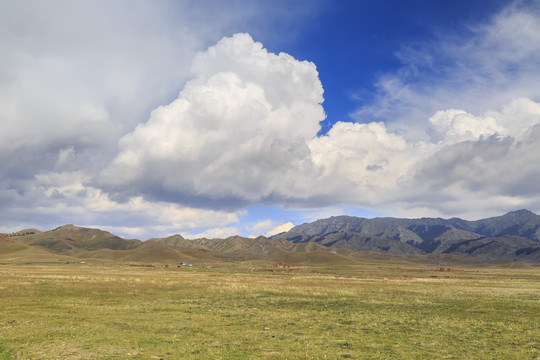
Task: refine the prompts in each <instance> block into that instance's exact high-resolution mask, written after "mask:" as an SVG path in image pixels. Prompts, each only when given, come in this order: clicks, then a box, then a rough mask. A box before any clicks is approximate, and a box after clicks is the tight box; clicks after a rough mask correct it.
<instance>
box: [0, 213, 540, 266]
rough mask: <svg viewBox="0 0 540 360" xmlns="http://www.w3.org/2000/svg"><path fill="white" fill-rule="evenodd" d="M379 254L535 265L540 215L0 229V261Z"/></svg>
mask: <svg viewBox="0 0 540 360" xmlns="http://www.w3.org/2000/svg"><path fill="white" fill-rule="evenodd" d="M377 253H381V254H389V255H395V256H415V257H418V256H420V257H421V256H438V257H444V256H454V257H455V256H458V257H460V258H463V259H469V260H471V261H477V260H481V261H485V260H498V261H514V260H517V261H520V262H524V263H529V264H539V263H540V216H538V215H536V214H534V213H532V212H530V211H528V210H518V211H514V212H510V213H507V214H505V215H502V216H498V217H492V218H488V219H482V220H477V221H466V220H462V219H458V218H452V219H441V218H421V219H400V218H373V219H366V218H358V217H352V216H335V217H330V218H327V219H321V220H317V221H314V222H311V223H306V224H302V225H298V226H295V227H293V228H292V229H291V230H289V231H288V232H286V233H281V234H278V235H275V236H272V237H270V238H267V237H264V236H259V237H257V238H245V237H240V236H232V237H228V238H225V239H206V238H201V239H194V240H187V239H185V238H183V237H182V236H180V235H173V236H169V237H166V238H154V239H149V240H147V241H144V242H143V241H140V240H129V239H123V238H121V237H118V236H116V235H113V234H111V233H109V232H106V231H102V230H99V229H90V228H84V227H78V226H74V225H65V226H61V227H59V228H56V229H54V230H49V231H39V230H37V229H26V230H21V231H19V232H17V233H13V234H0V262H2V261H28V260H29V259H32V260H33V261H69V260H70V259H102V260H115V261H124V262H140V263H155V262H159V263H179V262H197V261H199V262H200V261H219V260H221V261H223V260H225V261H242V260H268V261H279V262H284V263H353V262H355V261H357V259H358V258H361V257H365V256H366V255H368V254H371V255H373V254H377Z"/></svg>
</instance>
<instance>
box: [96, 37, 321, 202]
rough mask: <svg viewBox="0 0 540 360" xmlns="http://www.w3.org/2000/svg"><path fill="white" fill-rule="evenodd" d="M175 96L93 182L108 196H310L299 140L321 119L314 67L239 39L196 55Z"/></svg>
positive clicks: (311, 172) (310, 178)
mask: <svg viewBox="0 0 540 360" xmlns="http://www.w3.org/2000/svg"><path fill="white" fill-rule="evenodd" d="M193 72H194V75H195V78H194V79H193V80H191V81H189V82H188V83H187V84H186V86H185V87H184V89H183V90H182V91H181V92H180V94H179V96H178V98H177V99H176V100H174V101H173V102H172V103H171V104H169V105H167V106H162V107H160V108H158V109H156V110H154V111H153V112H152V115H151V117H150V119H149V120H148V122H146V123H144V124H141V125H139V126H138V127H137V128H136V129H135V131H133V132H132V133H130V134H128V135H126V136H124V137H123V138H122V139H121V140H120V150H121V151H120V154H119V155H118V156H117V157H116V158H115V159H114V161H113V162H112V163H111V165H110V166H109V167H108V168H107V169H105V170H104V171H103V172H102V173H101V175H100V177H99V178H98V184H100V185H101V186H102V187H104V188H105V189H107V190H109V191H110V192H112V193H115V194H117V195H124V196H127V197H129V196H133V195H135V194H140V193H142V194H144V195H145V196H146V197H148V198H153V199H161V200H169V201H171V200H174V201H179V202H182V203H188V204H192V205H196V206H203V207H229V206H240V205H243V204H250V203H255V202H259V201H265V200H271V199H276V198H277V199H280V200H282V199H288V198H291V199H295V198H298V197H302V196H305V193H306V191H305V188H304V185H303V182H304V181H305V184H309V187H308V189H309V190H308V191H309V192H310V193H309V194H308V195H312V193H311V191H312V189H311V186H312V185H313V184H312V183H313V182H314V181H316V179H317V178H318V172H317V169H316V168H315V167H314V165H313V163H312V161H311V158H310V150H309V147H308V146H307V143H306V141H307V140H311V139H312V138H314V137H315V136H316V135H317V132H318V131H319V122H320V121H321V120H323V119H324V118H325V114H324V110H323V108H322V105H321V103H322V101H323V90H322V86H321V83H320V81H319V78H318V73H317V71H316V68H315V65H314V64H313V63H310V62H307V61H298V60H295V59H294V58H293V57H291V56H290V55H287V54H284V53H281V54H279V55H276V54H272V53H269V52H268V51H267V50H266V49H264V48H263V47H262V44H261V43H258V42H254V41H253V39H252V38H251V37H250V36H249V35H247V34H237V35H234V36H233V37H230V38H224V39H222V40H221V41H219V42H218V44H217V45H215V46H213V47H211V48H210V49H208V50H207V51H206V52H204V53H201V54H199V56H197V57H196V59H195V61H194V65H193Z"/></svg>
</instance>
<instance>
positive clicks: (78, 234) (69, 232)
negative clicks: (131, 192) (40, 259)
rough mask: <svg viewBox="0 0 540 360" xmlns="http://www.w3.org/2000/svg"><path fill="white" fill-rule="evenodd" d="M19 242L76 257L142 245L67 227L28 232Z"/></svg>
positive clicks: (99, 232)
mask: <svg viewBox="0 0 540 360" xmlns="http://www.w3.org/2000/svg"><path fill="white" fill-rule="evenodd" d="M20 233H24V234H25V235H21V236H17V237H16V238H17V240H18V241H20V242H22V243H24V244H27V245H31V246H41V247H44V248H47V249H49V250H51V251H53V252H55V253H58V254H65V255H76V254H77V253H78V252H80V251H82V250H85V251H95V250H100V249H111V250H128V249H133V248H135V247H137V246H139V245H140V244H141V241H139V240H126V239H122V238H121V237H118V236H116V235H113V234H111V233H109V232H107V231H102V230H98V229H90V228H84V227H78V226H73V225H65V226H61V227H59V228H56V229H54V230H50V231H44V232H41V231H37V230H36V231H26V230H24V231H23V232H20Z"/></svg>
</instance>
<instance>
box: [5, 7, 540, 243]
mask: <svg viewBox="0 0 540 360" xmlns="http://www.w3.org/2000/svg"><path fill="white" fill-rule="evenodd" d="M0 54H1V55H0V125H1V126H0V232H15V231H18V230H21V229H27V228H37V229H40V230H50V229H53V228H56V227H58V226H61V225H64V224H68V223H71V224H75V225H79V226H86V227H96V228H100V229H103V230H107V231H110V232H112V233H114V234H116V235H119V236H123V237H126V238H137V239H141V240H146V239H149V238H153V237H165V236H169V235H173V234H181V235H182V236H184V237H186V238H198V237H209V238H216V237H226V236H231V235H242V236H258V235H266V236H269V235H272V234H275V233H278V232H281V231H287V230H288V229H290V228H291V227H292V226H293V225H299V224H302V223H305V222H310V221H314V220H316V219H319V218H325V217H329V216H334V215H343V214H344V215H352V216H361V217H369V218H371V217H377V216H392V217H409V218H414V217H443V218H449V217H454V216H456V217H461V218H464V219H469V220H475V219H481V218H486V217H490V216H496V215H502V214H504V213H506V212H509V211H513V210H517V209H523V208H525V209H529V210H531V211H533V212H535V213H540V166H539V165H540V86H538V84H540V2H539V1H501V0H479V1H473V2H471V1H461V0H457V1H447V0H441V1H421V0H411V1H407V2H403V1H398V0H381V1H370V0H363V1H352V0H350V1H349V0H343V1H331V0H309V1H305V0H304V1H300V0H292V1H285V0H273V1H264V0H260V1H242V0H236V1H227V2H222V1H217V0H216V1H211V0H202V1H188V0H186V1H172V0H171V1H167V0H163V1H159V2H156V1H149V0H147V1H144V0H134V1H132V0H129V1H128V0H115V1H104V0H103V1H101V0H97V1H84V0H82V1H77V2H74V1H67V0H63V1H55V0H53V1H48V2H43V1H37V0H36V1H30V0H22V1H10V0H0Z"/></svg>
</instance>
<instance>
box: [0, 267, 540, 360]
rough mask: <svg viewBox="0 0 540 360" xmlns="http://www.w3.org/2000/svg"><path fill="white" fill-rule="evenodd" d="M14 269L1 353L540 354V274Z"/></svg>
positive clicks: (4, 284)
mask: <svg viewBox="0 0 540 360" xmlns="http://www.w3.org/2000/svg"><path fill="white" fill-rule="evenodd" d="M458 270H463V271H448V272H441V271H437V267H436V265H435V266H429V265H428V264H418V263H409V262H406V261H401V262H399V261H392V262H389V261H376V260H372V261H369V260H366V261H364V262H363V263H359V264H353V265H341V266H338V265H324V266H323V265H313V266H305V267H303V268H296V269H273V268H271V267H270V263H265V262H249V261H246V262H235V263H225V262H222V263H209V264H196V265H194V266H193V267H191V268H187V267H185V268H176V267H170V268H165V267H134V266H129V264H127V263H125V264H120V263H112V262H111V263H105V262H87V263H85V264H81V263H70V264H64V263H29V264H15V263H12V264H10V263H4V264H2V265H0V302H1V304H2V306H1V307H0V359H2V360H6V359H339V358H344V359H346V358H348V359H426V358H430V359H538V358H540V328H539V326H538V314H540V269H539V268H538V267H531V266H526V265H521V264H519V263H515V264H505V265H493V264H492V265H490V266H487V265H486V266H484V267H471V266H470V265H469V266H463V267H460V268H459V269H458Z"/></svg>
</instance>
